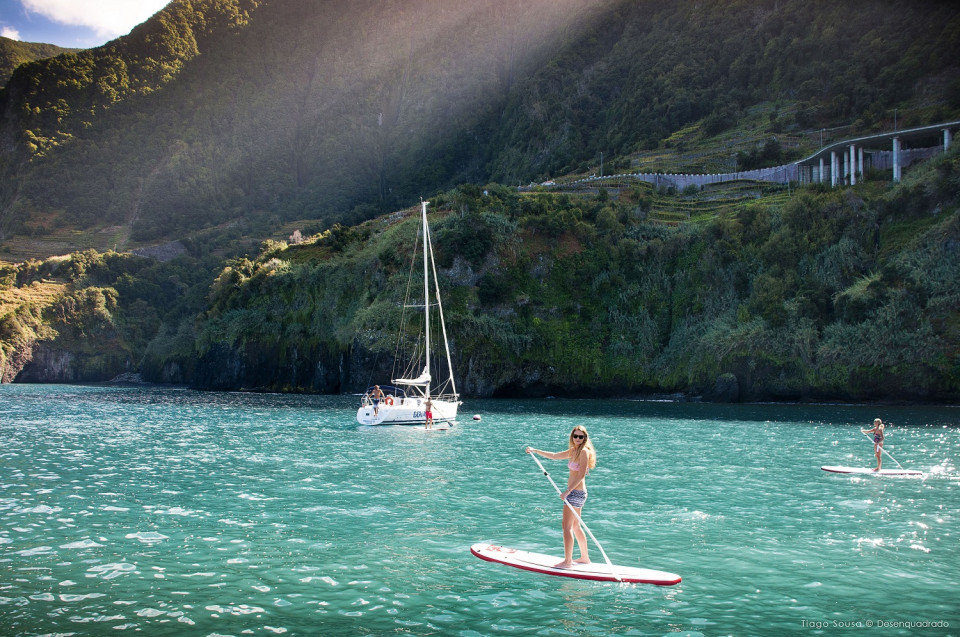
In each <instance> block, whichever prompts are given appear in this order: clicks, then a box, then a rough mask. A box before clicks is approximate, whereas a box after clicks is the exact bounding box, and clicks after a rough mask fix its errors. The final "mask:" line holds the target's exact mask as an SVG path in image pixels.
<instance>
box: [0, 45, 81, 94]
mask: <svg viewBox="0 0 960 637" xmlns="http://www.w3.org/2000/svg"><path fill="white" fill-rule="evenodd" d="M75 50H76V49H64V48H62V47H59V46H55V45H53V44H43V43H41V42H19V41H17V40H11V39H10V38H4V37H0V84H6V83H7V80H9V79H10V76H11V75H12V74H13V69H15V68H17V67H18V66H20V65H21V64H23V63H25V62H33V61H34V60H42V59H43V58H51V57H54V56H56V55H60V54H61V53H72V52H74V51H75Z"/></svg>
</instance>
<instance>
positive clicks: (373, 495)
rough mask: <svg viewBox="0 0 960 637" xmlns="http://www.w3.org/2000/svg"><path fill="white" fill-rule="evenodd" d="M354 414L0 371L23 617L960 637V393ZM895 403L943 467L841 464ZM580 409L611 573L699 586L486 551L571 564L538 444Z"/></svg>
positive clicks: (891, 416) (483, 405) (87, 628)
mask: <svg viewBox="0 0 960 637" xmlns="http://www.w3.org/2000/svg"><path fill="white" fill-rule="evenodd" d="M355 412H356V399H355V398H353V397H329V396H279V395H249V394H228V393H199V392H193V391H188V390H171V389H163V390H155V389H129V388H104V387H72V386H34V385H4V386H0V436H2V438H0V627H3V628H2V629H0V632H2V633H3V634H4V635H36V634H62V635H107V634H110V635H117V634H123V633H125V632H136V631H139V632H141V633H143V634H149V635H238V636H239V635H273V634H286V635H341V634H343V635H355V634H373V635H381V634H410V635H463V636H474V635H513V634H528V635H609V634H619V635H662V634H668V633H680V634H689V635H699V634H703V635H719V634H735V635H766V634H781V633H794V632H795V633H804V634H832V633H836V632H837V631H838V630H839V631H841V632H843V631H846V632H850V633H857V632H861V631H860V630H858V623H859V624H860V626H861V627H862V628H863V629H864V630H866V629H867V628H868V626H867V623H868V622H870V623H871V626H869V628H870V629H871V630H870V631H869V632H868V633H867V634H904V635H907V634H917V633H923V634H960V610H958V604H957V592H956V582H957V581H960V542H958V530H960V527H958V509H960V429H958V427H957V423H958V420H960V410H958V409H955V408H940V409H934V408H900V407H897V408H892V407H889V408H888V407H884V408H862V407H852V406H772V405H759V406H726V405H724V406H718V405H704V404H675V403H650V402H635V401H617V402H612V403H610V402H600V401H571V400H544V401H469V402H468V403H467V404H466V405H465V406H464V411H463V413H462V418H461V422H460V424H459V425H458V426H457V427H455V428H454V429H453V430H452V431H450V432H431V433H427V432H424V431H422V430H420V429H419V428H410V427H406V428H404V427H389V428H370V427H359V426H357V425H356V423H355V421H354V415H355ZM475 413H476V414H480V415H481V416H482V421H481V422H474V421H473V420H471V418H470V416H471V415H472V414H475ZM878 415H879V416H880V417H882V418H884V419H885V420H889V421H892V422H893V423H894V424H895V426H894V427H892V428H891V431H890V435H889V438H888V449H889V451H890V452H891V453H892V454H893V456H894V457H896V458H897V459H898V460H899V461H900V462H901V464H903V465H904V466H905V467H908V468H915V469H921V470H923V471H925V472H927V474H928V475H927V477H926V478H924V479H916V478H880V477H876V476H860V477H851V476H841V475H834V474H828V473H826V472H823V471H821V470H820V466H821V465H824V464H845V465H859V466H872V465H871V463H872V462H873V455H872V453H871V443H870V441H868V440H867V438H865V437H864V436H863V435H862V434H860V433H859V432H858V428H859V427H862V426H867V425H868V424H869V423H870V422H871V421H872V419H873V418H874V417H875V416H878ZM574 424H585V425H586V426H587V427H588V429H589V430H590V433H591V436H592V438H593V440H594V444H595V445H596V447H597V452H598V456H599V465H598V467H597V468H596V470H594V471H593V472H592V473H591V475H590V477H589V479H588V485H589V491H590V497H589V500H588V501H587V504H586V507H585V508H584V519H585V521H586V522H587V524H588V525H589V526H590V528H591V530H592V531H593V533H594V534H595V535H596V537H597V539H598V540H600V542H602V543H603V547H604V549H605V550H606V552H607V553H608V555H609V556H610V558H611V559H612V560H613V561H614V562H616V563H619V564H623V565H630V566H644V567H648V568H654V569H658V570H665V571H670V572H675V573H679V574H680V575H681V576H682V577H683V582H682V583H681V584H680V585H678V586H674V587H655V586H645V585H620V584H613V583H609V584H608V583H595V582H585V581H579V580H572V579H566V578H555V577H548V576H542V575H536V574H533V573H527V572H524V571H520V570H517V569H512V568H508V567H505V566H500V565H496V564H491V563H488V562H484V561H481V560H478V559H477V558H475V557H473V556H472V555H471V554H470V552H469V546H470V545H471V544H473V543H475V542H482V541H489V542H496V543H501V544H504V545H508V546H514V547H518V548H524V549H527V550H534V551H538V552H546V553H555V554H558V555H559V554H560V551H561V544H562V541H561V537H560V531H559V519H560V500H559V497H558V496H557V495H556V493H555V492H554V491H553V488H552V487H551V486H550V484H549V482H548V481H547V480H546V478H545V477H544V476H543V475H542V474H541V473H539V471H538V470H537V467H536V465H535V463H534V462H533V461H532V460H531V459H530V458H529V456H527V455H526V454H524V453H523V448H524V446H526V445H528V444H530V445H533V446H535V447H538V448H541V449H551V450H560V449H561V448H562V447H563V445H564V444H565V442H564V441H565V440H566V437H567V435H568V433H569V430H570V429H571V427H572V426H573V425H574ZM544 462H545V466H546V467H547V468H548V469H549V470H550V471H551V473H552V475H553V476H554V477H555V479H557V480H558V481H559V482H562V481H563V480H564V479H565V472H564V469H563V467H562V465H561V463H559V462H549V461H544ZM884 466H885V467H886V466H895V465H894V464H893V463H892V462H891V461H889V460H886V461H885V463H884ZM593 557H594V559H601V556H600V554H599V552H597V551H594V552H593ZM923 622H926V623H928V624H929V623H933V624H935V626H934V627H932V628H931V627H929V626H926V627H925V626H924V625H923V624H922V623H923ZM878 623H881V627H880V629H879V630H878V628H877V624H878ZM911 623H912V624H911ZM918 623H921V624H919V625H918ZM943 624H949V626H943Z"/></svg>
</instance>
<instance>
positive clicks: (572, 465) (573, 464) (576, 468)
mask: <svg viewBox="0 0 960 637" xmlns="http://www.w3.org/2000/svg"><path fill="white" fill-rule="evenodd" d="M567 469H570V471H580V463H579V462H574V461H573V460H571V461H569V462H567ZM589 471H590V469H589V468H588V469H587V472H589Z"/></svg>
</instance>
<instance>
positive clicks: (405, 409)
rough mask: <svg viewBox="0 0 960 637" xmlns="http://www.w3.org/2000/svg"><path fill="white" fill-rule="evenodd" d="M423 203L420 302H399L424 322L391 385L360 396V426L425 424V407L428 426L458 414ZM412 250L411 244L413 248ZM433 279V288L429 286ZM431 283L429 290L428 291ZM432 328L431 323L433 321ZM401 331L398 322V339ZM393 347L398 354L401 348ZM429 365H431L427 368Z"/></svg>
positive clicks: (449, 420) (397, 366)
mask: <svg viewBox="0 0 960 637" xmlns="http://www.w3.org/2000/svg"><path fill="white" fill-rule="evenodd" d="M429 203H430V202H428V201H421V202H420V230H419V236H422V237H423V303H422V304H414V305H409V304H406V303H405V304H404V310H405V312H404V314H405V315H406V310H407V309H414V310H419V311H418V312H417V314H418V315H422V318H423V324H422V331H421V332H420V337H418V339H417V344H416V347H414V348H413V349H414V352H413V354H412V355H411V356H409V358H408V359H407V361H406V362H405V363H404V362H403V361H401V360H400V357H399V356H398V360H397V361H395V362H394V370H395V371H396V370H398V369H399V370H402V371H401V372H400V374H399V377H397V378H392V379H391V383H392V384H391V385H374V386H373V387H371V388H369V389H368V390H367V391H366V392H365V393H364V395H363V397H362V398H361V399H360V408H359V409H358V410H357V422H359V423H360V424H361V425H421V426H423V425H425V424H426V421H427V411H428V407H429V411H430V412H431V413H432V416H433V419H432V420H433V424H434V425H441V426H445V425H447V424H449V423H453V422H454V421H455V420H456V418H457V409H458V408H459V406H460V404H461V403H460V400H459V394H458V393H457V386H456V383H455V382H454V379H453V365H452V364H451V363H450V344H449V342H448V340H447V327H446V324H445V323H444V320H443V305H442V304H441V302H440V284H439V282H438V280H437V266H436V263H435V262H434V259H433V243H432V242H431V239H430V225H429V224H428V223H427V204H429ZM414 253H416V248H415V249H414ZM431 282H432V286H431ZM431 287H432V289H431ZM431 314H436V320H437V321H438V322H439V327H440V330H439V333H440V334H441V335H442V336H443V353H445V354H446V369H445V370H441V369H437V367H438V365H435V364H434V363H433V359H434V358H435V357H436V358H439V356H436V354H435V352H434V351H433V343H432V342H431ZM434 327H436V324H435V325H434ZM403 336H404V330H403V327H402V326H401V339H403ZM400 349H401V348H400V347H398V354H399V352H400ZM432 365H433V366H432ZM442 374H445V378H443V380H441V381H436V380H435V378H434V376H435V375H438V377H439V375H442Z"/></svg>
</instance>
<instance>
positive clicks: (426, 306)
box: [420, 199, 430, 398]
mask: <svg viewBox="0 0 960 637" xmlns="http://www.w3.org/2000/svg"><path fill="white" fill-rule="evenodd" d="M428 203H430V202H429V201H423V200H422V199H421V200H420V216H421V220H422V222H423V315H424V324H423V327H424V330H425V331H426V334H427V340H426V343H427V349H426V354H427V355H426V357H425V359H426V361H425V362H426V364H425V366H424V371H425V372H426V373H427V375H428V377H429V375H430V281H429V278H428V277H427V272H428V270H429V262H428V261H427V249H428V248H427V244H428V243H430V228H429V227H428V226H427V204H428ZM426 397H427V398H430V380H427V391H426Z"/></svg>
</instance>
